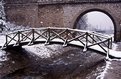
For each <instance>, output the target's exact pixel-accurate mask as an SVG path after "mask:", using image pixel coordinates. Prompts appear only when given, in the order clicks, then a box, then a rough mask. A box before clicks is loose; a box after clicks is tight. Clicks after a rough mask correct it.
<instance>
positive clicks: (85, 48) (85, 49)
mask: <svg viewBox="0 0 121 79" xmlns="http://www.w3.org/2000/svg"><path fill="white" fill-rule="evenodd" d="M85 35H86V43H85V46H84V49H83V52H85V51H87V46H88V32H86V34H85Z"/></svg>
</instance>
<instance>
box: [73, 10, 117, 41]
mask: <svg viewBox="0 0 121 79" xmlns="http://www.w3.org/2000/svg"><path fill="white" fill-rule="evenodd" d="M93 11H97V12H102V13H104V14H106V15H107V16H108V17H109V18H110V19H111V21H112V23H113V26H114V41H116V29H117V28H116V22H115V20H114V18H113V16H112V15H111V14H110V13H108V12H107V11H105V10H101V9H96V8H95V9H89V10H86V11H84V12H82V13H80V15H78V17H77V18H76V20H75V22H74V27H73V28H74V29H76V28H77V23H78V21H79V20H80V18H81V17H83V16H84V15H85V14H87V13H89V12H93Z"/></svg>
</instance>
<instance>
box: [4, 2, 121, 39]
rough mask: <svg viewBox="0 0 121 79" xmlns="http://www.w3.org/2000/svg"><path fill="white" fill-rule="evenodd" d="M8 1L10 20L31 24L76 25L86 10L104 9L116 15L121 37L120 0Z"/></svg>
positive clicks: (72, 26)
mask: <svg viewBox="0 0 121 79" xmlns="http://www.w3.org/2000/svg"><path fill="white" fill-rule="evenodd" d="M4 2H5V13H6V18H7V20H8V21H10V22H13V23H16V24H18V25H25V26H27V25H29V26H31V27H42V26H44V27H45V26H47V27H48V26H49V27H51V26H52V27H53V26H54V27H55V26H57V27H66V28H76V23H77V22H78V20H79V18H80V17H82V16H83V15H84V14H86V13H87V12H91V11H100V12H103V13H105V14H107V15H108V16H109V17H110V18H111V19H112V21H113V23H114V39H115V41H120V40H121V1H120V0H4ZM105 27H106V26H105Z"/></svg>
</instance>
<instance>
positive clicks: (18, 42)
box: [16, 31, 21, 45]
mask: <svg viewBox="0 0 121 79" xmlns="http://www.w3.org/2000/svg"><path fill="white" fill-rule="evenodd" d="M17 34H18V41H17V43H16V44H18V45H20V39H21V38H20V31H18V33H17Z"/></svg>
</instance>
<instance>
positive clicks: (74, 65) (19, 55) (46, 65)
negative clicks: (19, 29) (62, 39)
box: [0, 45, 105, 79]
mask: <svg viewBox="0 0 121 79" xmlns="http://www.w3.org/2000/svg"><path fill="white" fill-rule="evenodd" d="M29 47H31V46H28V48H29ZM33 48H35V49H36V48H37V51H38V48H40V49H43V50H39V52H45V50H46V53H49V52H50V53H51V56H50V57H46V58H43V57H41V56H39V55H38V54H36V53H38V52H36V51H34V52H33V51H31V50H26V48H25V47H23V48H22V49H21V50H20V49H19V50H18V49H17V50H15V49H14V50H9V51H6V54H7V57H8V59H9V60H7V61H4V62H2V64H4V66H3V67H1V68H0V77H1V78H2V79H95V78H96V77H97V76H98V75H99V73H100V72H102V70H103V69H104V67H105V62H104V56H102V55H100V54H97V53H95V52H94V51H87V52H85V53H83V52H82V49H80V48H78V47H72V46H68V47H63V46H61V45H48V46H43V45H34V46H33Z"/></svg>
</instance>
